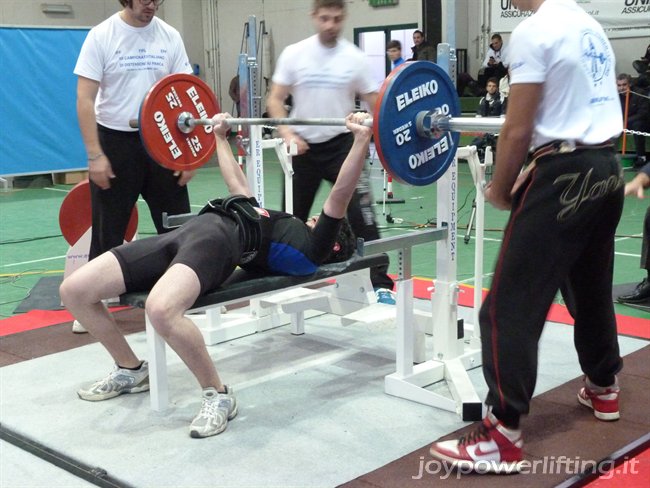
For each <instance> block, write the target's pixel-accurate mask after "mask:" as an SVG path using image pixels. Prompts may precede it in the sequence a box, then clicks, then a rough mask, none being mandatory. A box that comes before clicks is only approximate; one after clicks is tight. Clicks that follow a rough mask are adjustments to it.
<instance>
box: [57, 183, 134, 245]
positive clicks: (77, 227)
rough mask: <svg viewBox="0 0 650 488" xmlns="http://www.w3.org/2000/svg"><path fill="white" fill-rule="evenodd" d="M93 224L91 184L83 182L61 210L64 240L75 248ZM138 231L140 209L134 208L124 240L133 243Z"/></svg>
mask: <svg viewBox="0 0 650 488" xmlns="http://www.w3.org/2000/svg"><path fill="white" fill-rule="evenodd" d="M91 224H92V212H91V209H90V183H89V182H88V180H83V181H80V182H79V183H77V184H76V185H75V186H74V187H73V188H72V190H70V193H68V194H67V195H66V197H65V198H64V199H63V203H61V208H60V209H59V227H60V228H61V233H62V234H63V238H64V239H65V240H66V242H67V243H68V244H70V245H71V246H73V245H74V244H76V243H77V241H79V239H80V238H81V236H82V235H84V234H85V233H86V231H87V230H88V229H90V226H91ZM137 230H138V208H137V207H133V211H132V212H131V218H130V219H129V224H128V226H127V228H126V235H125V237H124V239H125V240H126V241H131V240H132V239H133V236H134V235H135V233H136V231H137Z"/></svg>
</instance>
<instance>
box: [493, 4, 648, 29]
mask: <svg viewBox="0 0 650 488" xmlns="http://www.w3.org/2000/svg"><path fill="white" fill-rule="evenodd" d="M576 3H577V4H578V5H580V6H581V7H582V8H583V9H584V10H585V11H586V12H587V13H589V14H590V15H591V16H592V17H594V18H595V19H596V20H597V21H598V22H599V23H600V25H602V26H603V28H604V29H605V31H606V32H607V36H608V37H610V38H621V37H647V36H650V22H649V21H648V19H650V0H576ZM490 7H491V19H490V20H491V29H490V30H491V31H492V32H512V31H513V29H514V28H515V27H516V26H517V24H519V22H521V21H522V20H523V19H525V18H526V17H529V16H530V15H532V13H531V12H521V11H519V10H517V8H516V7H515V6H514V5H513V4H512V0H490Z"/></svg>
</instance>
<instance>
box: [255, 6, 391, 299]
mask: <svg viewBox="0 0 650 488" xmlns="http://www.w3.org/2000/svg"><path fill="white" fill-rule="evenodd" d="M345 14H346V10H345V2H344V0H314V4H313V11H312V14H311V17H312V22H313V24H314V27H315V29H316V32H317V34H316V35H314V36H311V37H308V38H307V39H304V40H302V41H300V42H298V43H296V44H292V45H290V46H288V47H287V48H286V49H285V50H284V51H283V52H282V54H280V57H279V59H278V61H277V65H276V67H275V72H274V73H273V79H272V80H273V83H272V85H271V91H270V93H269V96H268V98H267V101H266V109H267V111H268V113H269V114H270V116H271V117H274V118H275V117H286V116H287V110H286V108H285V106H284V102H285V100H286V98H287V96H288V95H289V94H291V95H293V107H292V108H291V117H298V118H316V117H322V118H328V117H345V115H347V114H348V113H349V112H350V110H352V109H354V105H355V96H356V95H357V94H358V95H359V96H360V97H361V99H362V100H363V101H364V102H366V103H367V104H368V106H370V107H374V105H375V100H376V98H377V92H376V88H377V84H376V82H375V80H374V79H373V78H372V77H371V76H370V69H369V66H368V60H367V58H366V56H365V55H364V53H363V52H362V51H361V50H360V49H359V48H357V47H356V46H354V44H352V43H350V42H349V41H347V40H345V39H342V38H340V34H341V30H342V28H343V22H344V20H345ZM278 132H279V134H280V136H281V137H282V138H284V140H285V141H286V142H287V144H288V145H290V144H291V143H292V142H293V143H295V144H296V146H297V150H298V155H297V156H294V157H293V171H294V175H293V213H294V215H296V217H298V218H299V219H301V220H302V221H306V220H307V218H308V217H309V216H310V211H311V207H312V204H313V203H314V197H315V196H316V192H317V191H318V188H319V187H320V184H321V181H322V180H327V181H329V182H330V183H334V182H335V181H336V178H337V176H338V174H339V170H340V169H341V164H342V163H343V161H344V159H345V155H346V154H347V153H348V152H349V150H350V147H351V145H352V141H353V137H352V134H351V133H350V131H349V130H347V129H346V128H345V127H343V126H279V127H278ZM372 201H373V200H372V194H371V192H370V181H369V175H368V172H367V171H364V174H363V175H362V177H361V178H360V180H359V183H358V185H357V189H356V191H355V194H354V197H353V198H352V201H351V202H350V206H349V207H348V220H349V221H350V225H351V226H352V230H353V231H354V233H355V234H356V235H357V236H358V237H362V238H363V239H365V240H366V241H372V240H375V239H378V238H379V230H378V229H377V223H376V221H375V214H374V210H373V208H372ZM386 272H387V269H386V268H385V267H382V268H375V269H373V270H372V271H371V280H372V283H373V286H374V287H375V289H376V292H377V299H378V300H379V301H381V302H384V303H395V299H394V297H393V294H392V289H393V280H391V279H390V277H389V276H388V275H387V274H386Z"/></svg>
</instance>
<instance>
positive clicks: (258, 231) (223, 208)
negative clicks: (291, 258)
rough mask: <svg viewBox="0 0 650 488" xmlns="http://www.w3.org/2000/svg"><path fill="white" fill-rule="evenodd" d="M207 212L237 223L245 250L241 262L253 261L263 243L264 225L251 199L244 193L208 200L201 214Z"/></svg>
mask: <svg viewBox="0 0 650 488" xmlns="http://www.w3.org/2000/svg"><path fill="white" fill-rule="evenodd" d="M207 212H211V213H217V214H219V215H224V216H226V217H230V218H232V219H233V220H234V221H235V222H236V223H237V226H238V227H239V236H240V238H241V240H242V244H243V250H244V252H243V254H242V257H241V260H240V264H246V263H248V262H250V261H252V260H253V259H254V258H255V256H256V255H257V251H259V249H260V246H261V245H262V226H261V225H260V215H259V214H258V213H257V210H255V207H254V206H253V203H252V202H251V199H250V198H249V197H246V196H244V195H231V196H229V197H228V198H215V199H214V200H210V201H208V204H207V205H206V206H205V207H203V208H202V209H201V211H200V212H199V215H201V214H204V213H207Z"/></svg>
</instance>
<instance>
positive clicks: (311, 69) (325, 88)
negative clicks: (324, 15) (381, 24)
mask: <svg viewBox="0 0 650 488" xmlns="http://www.w3.org/2000/svg"><path fill="white" fill-rule="evenodd" d="M273 83H276V84H278V85H284V86H290V87H291V94H292V95H293V108H292V110H291V114H290V116H291V117H298V118H329V117H335V118H343V117H345V116H347V115H348V114H349V113H350V112H352V111H353V110H354V108H355V107H354V99H355V97H356V95H357V94H362V95H365V94H368V93H372V92H375V91H377V83H376V82H375V81H374V80H373V78H372V76H371V72H370V66H369V63H368V60H367V58H366V55H365V53H364V52H363V51H361V50H360V49H359V48H358V47H356V46H355V45H354V44H352V43H351V42H349V41H347V40H345V39H339V40H338V41H337V43H336V46H334V47H332V48H329V47H326V46H323V45H322V44H321V43H320V41H319V40H318V36H317V35H314V36H311V37H308V38H307V39H304V40H302V41H300V42H297V43H295V44H291V45H290V46H287V47H286V48H285V49H284V51H282V54H280V57H279V58H278V61H277V63H276V67H275V72H274V73H273ZM293 130H294V131H295V132H296V133H297V134H298V135H300V137H302V138H303V139H305V140H306V141H307V142H312V143H318V142H324V141H327V140H329V139H332V138H333V137H335V136H337V135H339V134H342V133H344V132H348V130H347V128H346V127H345V126H294V127H293Z"/></svg>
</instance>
